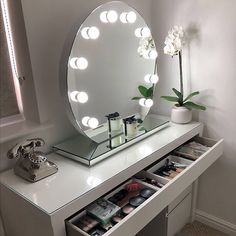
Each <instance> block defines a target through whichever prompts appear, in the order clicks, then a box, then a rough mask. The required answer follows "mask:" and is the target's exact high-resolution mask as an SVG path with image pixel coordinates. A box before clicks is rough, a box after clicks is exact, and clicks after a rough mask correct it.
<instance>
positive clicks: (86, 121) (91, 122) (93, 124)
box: [82, 116, 99, 129]
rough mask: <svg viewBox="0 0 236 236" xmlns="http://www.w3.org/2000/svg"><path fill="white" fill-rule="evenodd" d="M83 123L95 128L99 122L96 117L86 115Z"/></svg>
mask: <svg viewBox="0 0 236 236" xmlns="http://www.w3.org/2000/svg"><path fill="white" fill-rule="evenodd" d="M82 124H83V125H84V126H86V127H89V128H91V129H95V128H96V127H98V124H99V122H98V120H97V119H96V118H93V117H89V116H85V117H84V118H83V119H82Z"/></svg>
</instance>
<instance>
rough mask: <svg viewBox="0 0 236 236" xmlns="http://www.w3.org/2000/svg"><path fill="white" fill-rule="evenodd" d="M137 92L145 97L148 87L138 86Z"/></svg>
mask: <svg viewBox="0 0 236 236" xmlns="http://www.w3.org/2000/svg"><path fill="white" fill-rule="evenodd" d="M138 90H139V92H140V93H141V94H142V95H143V96H144V97H145V98H146V97H147V91H148V89H147V88H146V87H144V86H142V85H140V86H138Z"/></svg>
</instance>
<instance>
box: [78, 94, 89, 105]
mask: <svg viewBox="0 0 236 236" xmlns="http://www.w3.org/2000/svg"><path fill="white" fill-rule="evenodd" d="M76 98H77V101H78V102H80V103H86V102H87V101H88V94H87V93H86V92H79V93H78V94H77V95H76Z"/></svg>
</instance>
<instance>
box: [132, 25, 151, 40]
mask: <svg viewBox="0 0 236 236" xmlns="http://www.w3.org/2000/svg"><path fill="white" fill-rule="evenodd" d="M134 34H135V36H136V37H138V38H147V37H149V36H150V35H151V31H150V29H149V28H148V27H143V28H137V29H136V30H135V31H134Z"/></svg>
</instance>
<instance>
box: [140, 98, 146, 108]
mask: <svg viewBox="0 0 236 236" xmlns="http://www.w3.org/2000/svg"><path fill="white" fill-rule="evenodd" d="M145 101H146V99H145V98H140V99H139V105H140V106H142V107H144V106H145Z"/></svg>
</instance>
